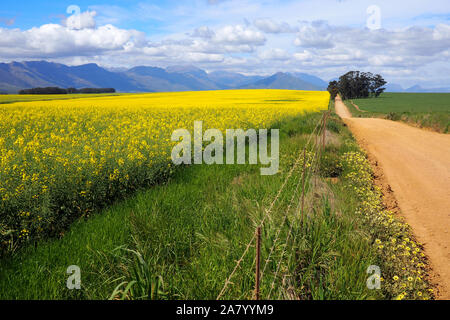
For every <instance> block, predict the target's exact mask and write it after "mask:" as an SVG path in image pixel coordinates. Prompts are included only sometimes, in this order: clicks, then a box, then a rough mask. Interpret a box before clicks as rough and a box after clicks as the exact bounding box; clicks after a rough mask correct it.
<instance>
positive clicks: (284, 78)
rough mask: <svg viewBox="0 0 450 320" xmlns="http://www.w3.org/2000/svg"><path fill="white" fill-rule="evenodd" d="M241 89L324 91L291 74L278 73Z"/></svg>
mask: <svg viewBox="0 0 450 320" xmlns="http://www.w3.org/2000/svg"><path fill="white" fill-rule="evenodd" d="M239 88H241V89H290V90H323V88H322V87H319V86H316V85H314V84H312V83H309V82H306V81H304V80H301V79H300V78H297V77H295V76H293V75H291V74H288V73H283V72H278V73H276V74H274V75H273V76H270V77H268V78H264V79H261V80H258V81H256V82H254V83H251V84H248V85H244V86H240V87H239Z"/></svg>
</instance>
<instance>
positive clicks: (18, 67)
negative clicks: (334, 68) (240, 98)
mask: <svg viewBox="0 0 450 320" xmlns="http://www.w3.org/2000/svg"><path fill="white" fill-rule="evenodd" d="M34 87H62V88H70V87H74V88H85V87H89V88H115V89H116V90H117V91H118V92H166V91H197V90H219V89H251V88H255V89H256V88H270V89H295V90H326V87H327V83H326V82H325V81H323V80H322V79H320V78H318V77H315V76H313V75H310V74H306V73H282V72H279V73H276V74H274V75H271V76H247V75H244V74H240V73H234V72H226V71H224V72H222V71H215V72H211V73H207V72H206V71H204V70H202V69H199V68H196V67H194V66H171V67H167V68H165V69H164V68H158V67H148V66H138V67H134V68H131V69H110V70H107V69H105V68H102V67H100V66H98V65H97V64H85V65H80V66H67V65H64V64H59V63H53V62H47V61H25V62H11V63H0V92H3V93H17V92H18V91H19V90H21V89H27V88H34Z"/></svg>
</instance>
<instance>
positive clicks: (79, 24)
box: [63, 11, 97, 30]
mask: <svg viewBox="0 0 450 320" xmlns="http://www.w3.org/2000/svg"><path fill="white" fill-rule="evenodd" d="M96 15H97V12H95V11H86V12H82V13H80V14H74V15H71V16H70V17H68V18H67V19H66V20H65V21H63V24H64V25H65V26H66V27H67V28H69V29H71V30H73V29H76V30H80V29H86V28H89V29H93V28H95V26H96V23H95V16H96Z"/></svg>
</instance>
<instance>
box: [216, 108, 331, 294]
mask: <svg viewBox="0 0 450 320" xmlns="http://www.w3.org/2000/svg"><path fill="white" fill-rule="evenodd" d="M329 114H330V111H327V112H325V113H323V116H322V118H321V119H320V121H318V122H317V124H316V126H315V127H314V129H313V131H312V132H311V134H310V135H309V137H308V139H307V142H306V144H305V145H304V147H303V148H302V149H301V150H300V151H299V152H298V154H297V156H296V158H295V162H294V163H293V165H292V167H291V168H290V170H289V171H288V172H287V175H286V177H285V178H284V180H283V183H282V184H281V186H280V188H279V189H278V191H277V193H276V195H275V197H274V199H273V200H272V201H271V203H270V205H269V207H268V208H267V210H265V213H264V215H263V217H262V219H261V221H260V222H259V223H258V224H257V226H256V228H255V232H254V233H253V236H252V237H251V239H250V240H249V242H248V243H247V244H246V246H245V248H244V251H243V253H242V255H241V256H240V258H239V259H238V260H237V261H236V264H235V266H234V268H233V269H232V271H231V273H230V274H229V276H228V277H227V278H226V279H225V282H224V285H223V287H222V289H221V291H220V292H219V294H218V296H217V300H220V299H221V298H222V297H223V296H224V295H225V293H226V291H227V289H228V288H229V287H230V286H231V285H233V282H232V279H233V277H234V276H235V275H236V273H237V271H238V270H239V268H240V266H241V264H242V262H243V261H244V259H245V257H246V256H247V255H248V254H249V252H250V248H252V247H253V246H254V247H255V258H254V260H253V264H252V268H254V266H255V265H256V270H255V290H254V293H253V295H252V296H253V299H257V300H258V299H259V298H260V297H261V295H260V283H261V282H262V281H263V279H265V278H264V277H265V276H267V274H268V273H269V270H270V269H269V264H270V263H271V262H272V261H273V259H274V252H275V250H276V248H277V246H281V247H282V248H283V249H282V251H281V255H280V256H279V257H277V259H278V261H277V262H276V268H275V270H270V271H271V273H272V276H273V279H272V281H271V284H270V287H269V292H268V294H267V296H265V297H264V298H265V299H271V298H272V292H273V290H274V289H275V286H276V282H277V280H279V276H280V270H281V265H282V262H283V259H284V257H285V255H286V251H287V248H288V245H287V244H288V242H289V240H290V239H291V237H292V232H293V228H294V223H290V226H289V228H288V231H287V233H286V235H285V236H283V238H281V235H282V231H283V229H284V228H285V225H286V223H287V222H288V220H289V215H290V214H292V213H294V214H296V213H297V214H298V218H299V219H300V226H301V227H302V226H303V219H304V207H305V195H306V190H305V188H306V186H305V185H306V182H307V181H309V180H310V179H311V177H312V176H314V173H316V172H317V170H318V166H319V160H320V155H321V154H322V153H323V152H324V150H325V142H326V123H327V119H328V117H329ZM308 160H310V163H309V164H308ZM299 165H301V166H302V167H301V174H299V175H295V174H294V172H295V171H296V170H297V169H299ZM289 182H291V183H292V182H294V183H295V188H294V191H293V193H292V195H291V197H290V200H289V204H288V206H287V208H286V210H285V212H284V214H283V216H282V217H281V223H280V224H279V226H278V228H276V232H275V237H274V239H273V241H272V246H271V247H270V249H269V253H268V254H267V257H266V258H265V259H263V267H262V268H261V267H260V259H261V250H260V248H261V230H262V229H264V226H265V223H266V220H267V219H268V218H269V217H270V215H271V213H272V211H273V210H274V208H275V205H276V204H277V202H279V200H280V198H281V196H282V194H283V192H284V191H285V189H286V186H287V185H288V183H289ZM293 210H295V211H293ZM294 239H295V235H294ZM280 295H281V291H280ZM279 297H280V296H279Z"/></svg>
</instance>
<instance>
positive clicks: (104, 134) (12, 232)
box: [0, 90, 329, 251]
mask: <svg viewBox="0 0 450 320" xmlns="http://www.w3.org/2000/svg"><path fill="white" fill-rule="evenodd" d="M328 103H329V94H328V92H312V91H291V90H226V91H204V92H176V93H150V94H129V95H119V96H106V97H93V98H90V97H89V98H86V96H83V98H82V99H65V100H51V101H31V102H17V103H11V104H0V201H1V202H0V203H1V204H0V249H1V248H2V247H3V248H6V247H11V246H14V243H16V244H17V243H20V242H23V241H26V240H27V239H34V238H39V237H41V236H44V235H48V234H49V233H50V234H51V233H55V232H59V230H62V229H64V228H65V227H67V225H68V224H69V223H70V222H71V221H73V219H75V218H76V217H79V216H80V215H88V214H89V213H91V212H92V211H93V210H94V209H96V208H98V207H101V206H104V205H105V204H107V203H109V202H110V201H112V200H114V199H116V198H117V197H119V196H123V195H124V194H125V193H127V192H130V191H132V190H135V189H137V188H140V187H143V186H147V185H151V184H153V183H156V182H158V181H159V180H160V179H163V178H164V177H165V175H167V174H168V173H170V170H171V169H170V166H171V164H170V152H171V147H172V146H173V143H172V142H171V141H170V136H171V134H172V132H173V131H174V130H176V129H180V128H185V129H188V130H190V131H192V129H193V123H194V121H196V120H201V121H203V125H204V128H205V129H207V128H217V129H220V130H223V131H224V130H225V129H234V128H242V129H247V128H270V126H271V124H272V123H274V122H275V121H278V120H282V119H283V118H285V117H290V116H295V115H298V114H301V113H303V112H316V111H319V110H323V109H327V108H328ZM0 251H1V250H0Z"/></svg>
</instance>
